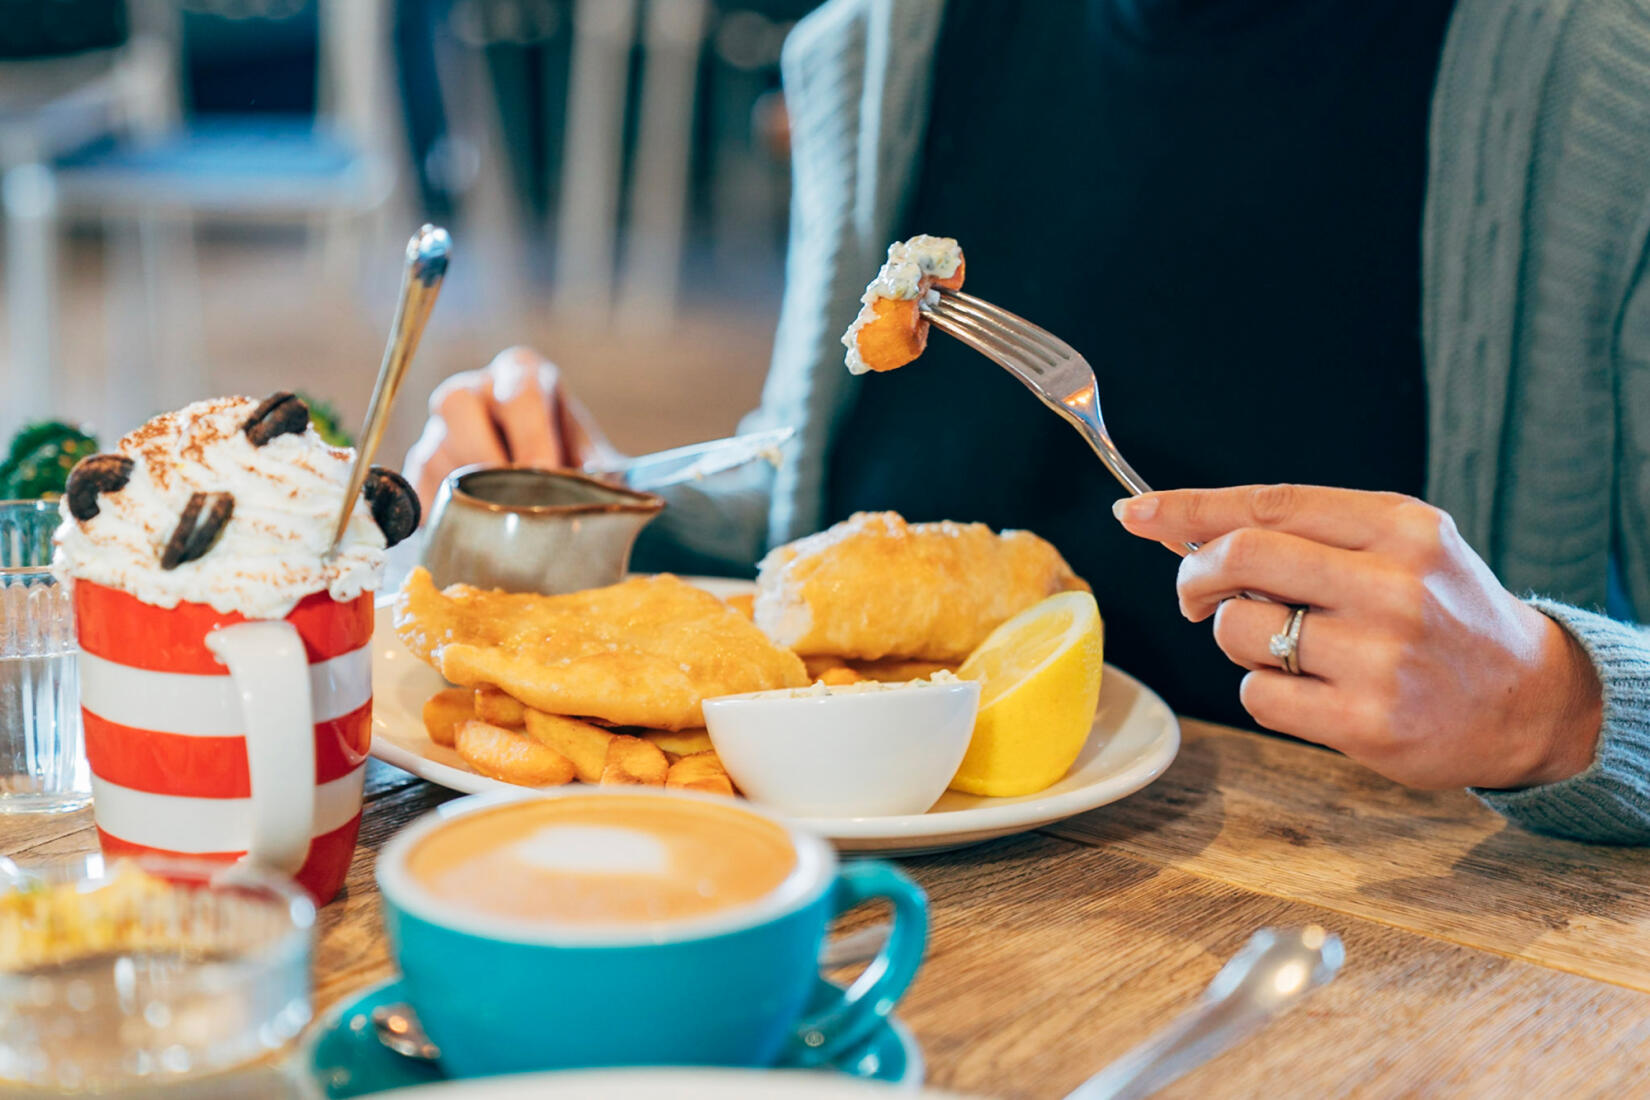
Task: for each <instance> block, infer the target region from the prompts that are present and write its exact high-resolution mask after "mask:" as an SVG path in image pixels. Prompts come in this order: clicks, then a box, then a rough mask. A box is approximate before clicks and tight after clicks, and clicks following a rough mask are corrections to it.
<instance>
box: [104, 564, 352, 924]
mask: <svg viewBox="0 0 1650 1100" xmlns="http://www.w3.org/2000/svg"><path fill="white" fill-rule="evenodd" d="M74 604H75V620H76V622H75V625H76V631H77V633H78V634H79V639H80V658H79V661H80V702H81V713H82V716H83V718H84V720H85V728H86V756H87V759H88V761H89V763H90V764H91V771H92V810H93V815H94V816H95V818H96V820H97V831H98V838H99V840H100V841H101V843H102V846H103V850H104V852H106V853H108V854H110V855H126V854H140V853H151V852H155V853H163V854H172V855H187V856H191V857H194V858H197V859H209V860H218V861H224V862H229V861H234V860H238V859H242V858H246V859H248V860H249V861H252V862H256V863H258V864H259V865H261V866H263V867H267V868H270V869H272V870H275V871H279V872H282V873H285V874H288V875H291V876H292V877H294V878H295V879H296V880H297V881H298V883H299V885H301V886H303V887H304V889H306V890H308V891H309V893H310V894H311V895H312V896H313V897H314V898H315V900H316V901H317V902H321V903H324V902H326V901H329V900H330V899H331V898H332V897H333V896H334V895H335V894H337V893H338V890H339V889H340V888H341V887H342V886H343V884H344V876H345V874H346V873H347V872H348V870H349V862H350V855H351V853H352V852H353V851H354V849H355V838H356V834H357V832H358V831H359V830H360V826H361V780H362V775H363V772H364V771H365V768H366V757H367V749H368V747H369V745H370V741H371V736H372V649H371V642H372V621H373V619H372V613H373V604H372V593H371V592H366V593H363V594H362V595H360V596H359V597H357V598H355V599H353V600H350V601H348V602H339V601H337V600H334V599H332V597H331V596H329V595H328V594H327V593H325V592H318V593H315V594H313V595H310V596H306V597H305V598H304V599H302V600H300V601H299V603H298V605H297V606H296V607H295V608H294V609H293V610H292V612H291V614H289V615H287V617H286V618H285V619H274V620H249V619H246V618H245V617H244V616H241V615H239V614H235V613H233V612H231V613H228V614H225V613H223V612H219V611H215V610H213V609H212V608H211V607H208V606H207V605H205V604H198V603H188V602H184V603H180V604H178V605H177V606H176V607H172V608H162V607H155V606H153V605H151V604H146V603H143V602H142V601H141V600H139V599H137V598H136V597H135V596H132V595H130V594H128V593H126V592H122V591H120V590H118V589H114V588H107V587H105V586H103V585H99V584H94V583H92V582H90V581H85V580H80V581H76V582H75V586H74Z"/></svg>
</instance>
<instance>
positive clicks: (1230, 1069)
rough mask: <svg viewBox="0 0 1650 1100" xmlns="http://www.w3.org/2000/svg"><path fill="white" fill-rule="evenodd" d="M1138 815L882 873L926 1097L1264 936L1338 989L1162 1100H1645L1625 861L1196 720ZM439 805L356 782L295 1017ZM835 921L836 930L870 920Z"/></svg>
mask: <svg viewBox="0 0 1650 1100" xmlns="http://www.w3.org/2000/svg"><path fill="white" fill-rule="evenodd" d="M1185 735H1186V737H1185V746H1184V748H1183V749H1182V752H1181V756H1180V758H1179V759H1178V760H1177V761H1176V763H1175V764H1174V766H1173V767H1172V768H1171V769H1170V770H1169V772H1168V773H1167V774H1166V775H1165V776H1164V777H1163V778H1162V779H1160V780H1159V781H1158V782H1157V783H1155V784H1153V785H1152V786H1151V787H1148V788H1147V789H1146V790H1145V791H1142V792H1141V793H1140V794H1138V795H1136V796H1134V797H1132V798H1130V799H1128V800H1125V801H1124V802H1121V803H1118V804H1116V805H1113V806H1109V807H1105V808H1103V809H1101V810H1097V811H1095V812H1093V813H1091V814H1088V815H1085V816H1083V817H1080V818H1076V819H1073V820H1071V821H1067V822H1064V823H1062V824H1060V825H1058V826H1055V827H1053V828H1052V829H1050V830H1047V831H1046V832H1044V833H1042V834H1031V835H1027V836H1022V837H1016V838H1010V839H1007V840H1003V841H998V842H996V843H994V844H990V845H986V846H983V847H978V848H973V849H967V850H964V851H960V852H953V853H949V854H946V855H941V856H930V857H925V858H922V859H915V860H908V861H905V862H904V864H903V865H904V867H905V868H906V870H907V871H908V872H909V873H910V874H912V875H913V876H914V877H915V878H916V879H917V880H918V881H919V882H920V883H921V884H922V885H923V887H924V888H925V889H926V890H927V891H928V892H929V895H930V898H931V899H932V902H933V921H934V924H933V936H932V940H931V945H930V951H929V956H928V959H927V962H926V965H925V967H924V969H923V972H922V974H921V975H920V976H919V978H918V979H917V982H916V985H915V986H914V987H913V988H912V990H911V992H910V994H909V995H908V996H907V998H906V999H905V1001H904V1002H903V1003H902V1005H901V1007H900V1015H901V1016H902V1017H903V1018H904V1019H905V1020H906V1021H907V1023H909V1024H910V1026H911V1028H912V1030H913V1031H914V1032H915V1034H916V1035H917V1037H918V1040H919V1041H920V1042H921V1044H922V1046H923V1048H924V1052H925V1055H926V1057H927V1060H928V1069H929V1081H930V1083H931V1084H933V1085H936V1086H939V1087H942V1088H947V1089H952V1090H956V1091H958V1092H962V1093H967V1094H978V1095H985V1096H1009V1097H1028V1098H1036V1097H1059V1096H1063V1095H1064V1094H1065V1093H1066V1092H1067V1091H1068V1090H1070V1089H1071V1088H1073V1087H1075V1086H1076V1085H1077V1084H1079V1083H1080V1082H1081V1081H1082V1080H1084V1079H1085V1078H1086V1077H1088V1076H1089V1075H1090V1074H1091V1073H1093V1072H1094V1071H1095V1070H1097V1069H1098V1068H1099V1067H1100V1066H1102V1065H1104V1064H1105V1063H1106V1062H1107V1061H1109V1060H1110V1059H1112V1058H1114V1057H1116V1056H1117V1055H1118V1054H1120V1053H1122V1052H1123V1051H1124V1050H1126V1049H1128V1048H1129V1047H1130V1046H1131V1045H1133V1044H1134V1043H1137V1042H1139V1041H1140V1040H1142V1039H1144V1038H1146V1037H1147V1036H1148V1035H1149V1034H1151V1033H1152V1032H1153V1031H1154V1030H1155V1029H1157V1028H1159V1027H1162V1026H1163V1025H1164V1024H1166V1023H1167V1022H1168V1021H1169V1020H1171V1019H1172V1018H1173V1017H1174V1016H1175V1015H1176V1014H1177V1013H1179V1012H1181V1011H1183V1010H1184V1009H1186V1008H1187V1007H1189V1006H1190V1005H1191V1004H1192V1003H1193V1002H1194V1001H1195V1000H1196V998H1197V996H1198V994H1199V992H1200V991H1201V990H1202V988H1203V986H1204V985H1205V984H1206V983H1207V982H1208V981H1209V979H1210V978H1211V977H1212V976H1213V975H1214V973H1215V971H1216V970H1218V969H1219V967H1220V965H1221V964H1222V963H1223V962H1224V961H1225V960H1226V959H1227V958H1228V957H1230V955H1231V954H1232V953H1233V952H1235V951H1236V950H1237V949H1238V948H1239V947H1241V946H1242V944H1243V943H1244V941H1245V940H1246V939H1247V938H1248V936H1249V935H1250V933H1251V932H1253V931H1254V930H1255V929H1257V928H1260V927H1263V926H1265V925H1299V924H1307V923H1317V924H1322V925H1324V926H1326V927H1328V928H1330V929H1331V930H1333V931H1335V932H1338V933H1339V934H1340V935H1341V936H1342V937H1343V938H1344V940H1345V941H1346V947H1347V963H1346V967H1345V969H1344V970H1343V971H1342V973H1341V975H1340V977H1339V978H1337V980H1336V981H1335V982H1334V983H1333V984H1332V985H1331V986H1329V987H1328V988H1327V989H1325V990H1323V991H1321V992H1320V993H1318V994H1316V995H1315V996H1314V997H1313V998H1312V999H1311V1000H1310V1001H1309V1002H1307V1003H1306V1004H1305V1005H1304V1006H1303V1007H1302V1008H1300V1009H1298V1010H1297V1011H1295V1012H1294V1013H1292V1014H1291V1015H1289V1016H1287V1017H1285V1018H1284V1019H1282V1020H1280V1021H1279V1022H1278V1023H1276V1024H1275V1025H1273V1026H1272V1027H1271V1028H1270V1029H1268V1030H1267V1031H1266V1032H1264V1033H1263V1034H1262V1035H1261V1036H1259V1037H1258V1038H1257V1039H1255V1040H1254V1041H1251V1042H1249V1043H1248V1044H1246V1045H1244V1046H1242V1047H1240V1048H1238V1049H1237V1050H1234V1051H1232V1052H1231V1053H1229V1054H1227V1055H1225V1056H1223V1057H1222V1058H1220V1059H1218V1060H1216V1061H1215V1062H1213V1063H1211V1064H1210V1065H1208V1066H1206V1067H1204V1068H1203V1069H1201V1070H1199V1071H1197V1072H1196V1073H1194V1074H1192V1075H1190V1076H1188V1077H1186V1078H1184V1079H1183V1080H1181V1081H1180V1082H1178V1083H1176V1084H1175V1085H1173V1086H1171V1087H1170V1088H1169V1089H1168V1090H1167V1091H1165V1092H1164V1093H1163V1094H1162V1095H1164V1096H1172V1097H1194V1096H1196V1097H1225V1096H1235V1097H1236V1096H1242V1097H1248V1096H1266V1097H1268V1098H1277V1097H1294V1096H1301V1097H1317V1096H1495V1097H1499V1096H1588V1095H1604V1094H1610V1095H1613V1096H1634V1095H1646V1094H1650V994H1647V993H1646V992H1644V990H1650V858H1647V855H1646V853H1644V852H1640V851H1637V850H1631V849H1612V848H1601V847H1592V846H1586V845H1579V844H1573V843H1569V842H1566V841H1561V840H1555V839H1551V838H1545V837H1539V836H1534V835H1531V834H1527V833H1523V832H1521V831H1519V830H1517V829H1516V828H1513V827H1510V826H1508V825H1506V824H1505V823H1504V822H1503V821H1501V819H1500V818H1498V817H1496V816H1495V815H1494V814H1492V813H1490V812H1489V811H1488V810H1485V809H1484V808H1483V807H1481V806H1480V805H1479V804H1478V803H1476V802H1475V801H1473V800H1472V799H1471V798H1470V797H1469V796H1467V795H1465V794H1462V793H1460V792H1443V793H1416V792H1410V791H1404V790H1402V789H1401V788H1398V787H1395V786H1393V785H1392V784H1389V783H1386V782H1385V781H1383V780H1381V779H1379V778H1377V777H1374V776H1373V775H1371V774H1370V773H1369V772H1367V771H1365V770H1364V769H1362V768H1360V767H1358V766H1357V765H1354V764H1351V763H1349V762H1347V761H1345V760H1344V759H1342V758H1340V757H1337V756H1334V755H1332V754H1330V753H1326V752H1323V751H1322V750H1319V749H1315V748H1312V747H1310V746H1305V745H1299V744H1295V743H1292V742H1285V741H1280V740H1276V739H1273V738H1268V737H1263V736H1260V735H1257V734H1251V733H1245V732H1241V731H1235V730H1228V729H1223V728H1220V727H1213V726H1208V725H1203V724H1200V723H1195V722H1187V723H1185ZM452 797H454V796H453V794H452V793H451V792H448V791H444V790H442V789H440V788H437V787H433V786H431V785H429V784H427V783H425V782H423V781H421V780H418V779H415V778H413V777H412V776H409V775H407V774H406V773H404V772H401V771H399V770H397V769H394V768H391V767H388V766H386V765H383V764H379V763H377V762H373V763H372V764H371V765H370V766H369V771H368V778H367V799H368V802H369V808H368V810H367V813H366V815H365V818H364V822H363V828H362V837H361V844H360V847H359V848H358V850H357V852H356V857H355V861H354V864H353V865H352V867H351V869H350V875H349V881H348V885H347V887H346V889H345V892H344V894H343V895H342V896H341V897H340V898H339V899H338V900H337V901H335V902H333V903H332V904H331V905H328V906H327V907H325V908H324V909H323V910H322V913H321V919H320V922H319V926H318V937H317V943H316V952H315V981H316V1001H317V1006H318V1007H324V1006H326V1005H327V1004H330V1003H332V1002H333V1001H336V1000H337V999H339V998H340V997H342V996H344V995H346V994H347V993H349V992H350V991H351V990H354V989H356V988H359V987H360V986H362V985H364V984H367V983H369V982H374V981H377V980H379V979H381V978H383V977H385V976H387V975H388V974H389V973H390V972H391V970H392V966H391V963H390V960H389V957H388V954H387V947H386V944H385V942H384V938H383V935H382V931H381V924H380V920H381V914H380V909H379V899H378V896H377V892H376V890H375V888H374V885H373V878H372V872H373V861H374V858H375V855H376V853H377V851H378V848H379V847H380V846H381V845H382V844H383V842H384V841H385V840H386V839H387V838H388V837H389V836H390V835H391V834H393V833H394V832H395V831H396V830H397V829H399V828H401V827H402V826H403V825H405V824H406V823H407V822H409V821H411V820H412V819H414V818H416V817H417V816H418V815H420V814H422V813H424V812H426V811H427V810H429V809H431V808H433V807H435V806H437V805H439V804H440V803H442V802H443V801H446V800H447V799H449V798H452ZM0 837H3V838H4V849H5V850H6V852H7V854H8V855H13V856H17V855H24V856H28V855H31V854H36V855H38V854H47V853H52V852H73V851H80V850H88V849H90V848H93V847H95V844H96V839H95V834H93V833H92V831H91V829H90V815H89V814H87V813H84V812H83V813H79V814H73V815H67V816H64V817H58V818H42V817H26V818H11V819H0ZM876 916H877V914H875V913H872V912H865V911H861V912H859V913H855V914H852V915H850V917H849V918H848V919H847V921H846V922H845V925H846V926H853V925H856V924H860V923H864V922H866V921H869V920H872V919H875V918H876Z"/></svg>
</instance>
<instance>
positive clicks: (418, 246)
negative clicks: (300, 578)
mask: <svg viewBox="0 0 1650 1100" xmlns="http://www.w3.org/2000/svg"><path fill="white" fill-rule="evenodd" d="M451 249H452V240H451V238H450V237H448V235H447V231H446V230H445V229H441V228H438V227H437V226H433V225H426V226H424V227H423V228H422V229H420V230H419V231H418V232H417V233H415V234H414V235H413V238H412V240H410V241H408V242H407V255H406V264H405V267H404V268H403V269H402V274H401V296H400V299H399V301H398V303H397V305H396V307H395V320H394V322H393V323H392V324H391V325H390V336H389V342H388V343H387V344H386V345H385V346H384V360H383V362H382V363H381V364H380V365H379V367H378V379H377V381H376V382H374V383H373V387H372V400H371V401H370V403H369V404H368V407H367V419H366V422H365V423H364V424H363V425H362V427H361V438H360V439H359V440H358V441H357V443H356V445H355V465H354V466H352V467H351V468H350V477H349V486H348V487H347V488H346V489H345V490H344V497H343V500H342V502H341V504H340V509H341V510H340V512H339V514H338V523H337V526H336V527H335V528H334V529H333V532H332V543H331V546H332V548H333V549H336V548H337V546H338V544H339V543H340V542H342V541H343V538H344V532H345V531H347V530H348V529H349V521H350V515H351V514H352V513H353V512H354V510H355V498H356V497H357V496H359V495H360V493H361V487H362V486H363V485H365V484H366V481H367V470H368V468H369V467H370V466H371V465H372V458H373V455H374V454H376V453H377V451H378V444H379V441H380V440H382V439H383V438H384V429H385V428H386V427H387V426H388V425H389V419H390V406H391V405H392V404H393V403H394V401H395V394H396V391H397V390H399V389H400V388H401V379H402V378H404V377H405V376H406V373H407V365H408V364H409V363H411V362H412V357H413V353H414V352H416V351H417V350H418V340H419V337H420V336H422V335H423V334H424V324H425V322H427V321H428V320H429V319H430V310H432V309H434V308H435V299H436V295H437V294H439V293H441V280H442V279H443V278H445V277H446V275H447V256H448V253H449V252H450V251H451Z"/></svg>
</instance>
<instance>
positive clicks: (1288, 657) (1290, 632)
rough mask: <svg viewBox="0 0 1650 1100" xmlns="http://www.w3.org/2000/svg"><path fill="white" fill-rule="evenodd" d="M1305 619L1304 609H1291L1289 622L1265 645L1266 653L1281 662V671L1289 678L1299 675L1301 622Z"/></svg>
mask: <svg viewBox="0 0 1650 1100" xmlns="http://www.w3.org/2000/svg"><path fill="white" fill-rule="evenodd" d="M1305 618H1306V608H1305V607H1296V608H1292V609H1291V610H1290V612H1289V621H1288V622H1287V623H1286V624H1285V625H1284V628H1283V629H1282V630H1280V631H1278V632H1277V633H1276V634H1274V635H1272V640H1271V641H1270V642H1268V643H1267V645H1266V650H1267V652H1269V653H1270V654H1272V656H1274V657H1276V658H1277V659H1278V660H1279V661H1281V662H1283V671H1285V672H1287V673H1288V674H1289V675H1291V676H1299V675H1300V674H1301V665H1300V649H1301V622H1302V621H1303V620H1304V619H1305Z"/></svg>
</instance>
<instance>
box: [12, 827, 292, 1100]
mask: <svg viewBox="0 0 1650 1100" xmlns="http://www.w3.org/2000/svg"><path fill="white" fill-rule="evenodd" d="M126 862H127V861H125V860H121V861H116V860H109V861H108V862H105V859H104V857H103V856H102V855H100V854H97V853H90V854H85V853H83V854H79V855H74V856H39V857H31V856H28V855H23V856H18V857H17V858H16V860H15V862H14V861H13V860H9V859H0V895H3V894H5V893H6V892H8V891H9V890H16V889H23V890H39V889H42V888H48V889H49V888H52V887H56V888H58V889H59V890H61V889H63V888H64V884H67V885H68V887H69V888H71V889H72V890H73V891H74V897H75V898H80V899H83V900H81V902H80V903H79V907H70V908H68V909H61V908H60V909H49V910H47V911H46V912H45V913H39V912H36V913H34V914H33V915H25V913H26V910H25V911H18V910H10V911H8V910H6V909H5V908H4V907H0V1096H11V1095H16V1094H17V1092H18V1091H20V1090H27V1089H28V1088H29V1087H31V1086H32V1087H33V1088H35V1089H43V1090H46V1091H47V1092H49V1094H51V1095H64V1094H69V1095H77V1094H81V1093H96V1094H109V1093H113V1094H114V1095H118V1096H122V1097H156V1098H165V1100H208V1098H210V1100H223V1098H226V1097H234V1098H235V1100H254V1098H255V1100H292V1098H297V1097H308V1096H310V1095H313V1089H311V1088H310V1087H308V1086H307V1085H306V1083H305V1080H304V1075H303V1074H302V1072H301V1067H300V1066H298V1065H297V1064H296V1061H295V1059H294V1058H293V1057H292V1053H293V1051H294V1050H295V1048H296V1045H297V1041H298V1038H299V1036H300V1035H301V1033H302V1031H303V1029H304V1026H305V1025H306V1024H307V1023H308V1022H309V1020H310V1015H311V1000H310V971H309V964H310V951H311V944H312V934H313V929H314V922H315V906H314V904H313V903H312V902H311V901H310V900H309V898H308V897H307V896H306V895H305V894H304V893H303V891H301V890H299V889H298V888H297V887H296V886H295V885H294V884H293V883H292V882H290V881H289V880H287V879H284V878H282V877H280V876H276V875H271V874H268V873H266V872H264V871H262V870H260V869H258V868H253V867H249V866H245V865H242V866H233V867H225V866H223V865H221V864H211V863H202V862H199V861H188V860H174V859H161V858H158V857H142V858H139V859H137V860H135V861H132V862H135V863H136V864H137V866H138V867H139V868H140V869H142V870H143V871H145V872H147V873H148V874H150V875H152V876H155V877H157V878H161V879H165V880H166V881H167V883H169V886H167V887H165V888H163V889H160V890H153V889H149V890H140V889H137V888H136V887H135V886H133V884H132V880H131V879H128V878H123V870H124V869H123V866H122V865H123V864H124V863H126ZM99 888H104V889H101V890H100V889H99ZM94 899H96V904H95V906H91V907H89V908H88V907H87V906H90V905H91V903H92V902H93V901H94ZM65 904H67V901H66V902H65ZM23 1095H31V1093H29V1092H28V1091H23Z"/></svg>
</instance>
